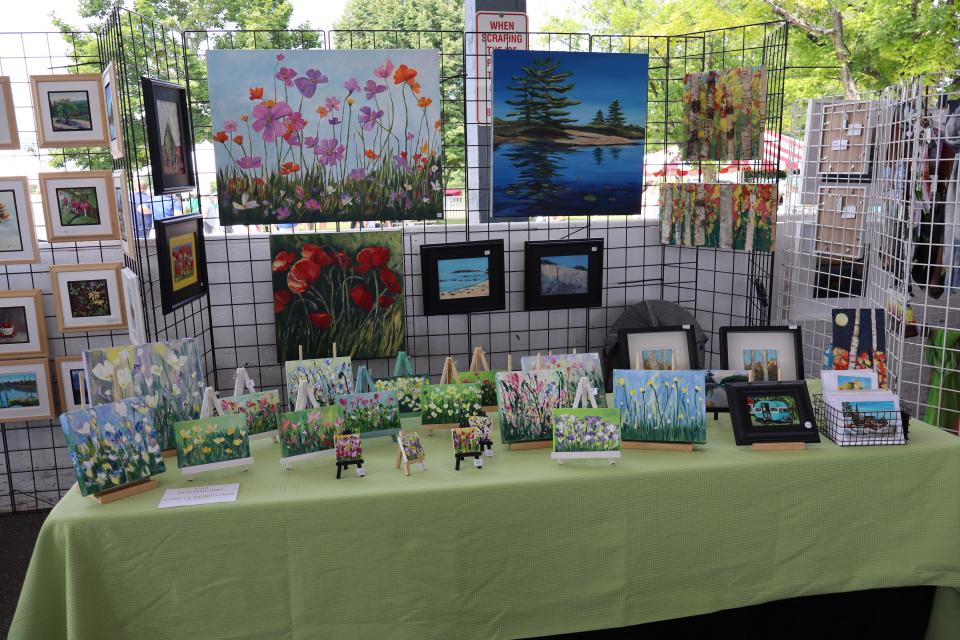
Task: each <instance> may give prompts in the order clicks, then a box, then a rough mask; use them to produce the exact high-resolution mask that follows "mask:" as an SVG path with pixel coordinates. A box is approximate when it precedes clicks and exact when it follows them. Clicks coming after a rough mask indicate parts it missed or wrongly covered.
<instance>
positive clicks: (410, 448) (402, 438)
mask: <svg viewBox="0 0 960 640" xmlns="http://www.w3.org/2000/svg"><path fill="white" fill-rule="evenodd" d="M397 442H398V443H399V444H400V450H401V451H402V452H403V454H402V455H403V461H404V462H416V461H420V460H423V459H424V458H426V457H427V454H425V453H424V452H423V444H422V443H421V442H420V434H419V433H417V432H416V431H401V432H400V433H398V434H397Z"/></svg>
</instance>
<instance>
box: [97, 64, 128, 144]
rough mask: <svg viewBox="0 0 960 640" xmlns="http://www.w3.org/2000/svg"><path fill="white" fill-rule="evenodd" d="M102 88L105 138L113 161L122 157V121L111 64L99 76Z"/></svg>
mask: <svg viewBox="0 0 960 640" xmlns="http://www.w3.org/2000/svg"><path fill="white" fill-rule="evenodd" d="M100 79H101V80H100V81H101V84H102V86H103V104H104V107H105V109H106V112H107V113H106V115H107V138H108V139H109V141H110V155H112V156H113V159H114V160H117V159H119V158H122V157H123V121H122V120H121V119H120V93H119V91H120V85H118V84H117V73H116V68H115V67H114V66H113V63H112V62H111V63H110V64H108V65H107V68H106V69H104V70H103V73H101V74H100Z"/></svg>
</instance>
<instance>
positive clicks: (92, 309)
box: [50, 262, 127, 333]
mask: <svg viewBox="0 0 960 640" xmlns="http://www.w3.org/2000/svg"><path fill="white" fill-rule="evenodd" d="M120 269H121V265H120V263H117V262H111V263H104V264H70V265H54V266H51V267H50V285H51V287H52V288H53V301H54V304H55V305H56V309H57V327H58V329H59V330H60V331H61V332H62V333H64V332H67V331H94V330H99V329H123V328H125V327H126V326H127V310H126V308H125V306H124V300H123V284H122V283H121V282H120Z"/></svg>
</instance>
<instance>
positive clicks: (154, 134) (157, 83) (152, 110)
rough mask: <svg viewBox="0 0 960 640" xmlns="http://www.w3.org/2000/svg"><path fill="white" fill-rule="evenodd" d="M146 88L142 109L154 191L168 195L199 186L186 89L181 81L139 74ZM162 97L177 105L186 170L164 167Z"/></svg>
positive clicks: (143, 87) (155, 193)
mask: <svg viewBox="0 0 960 640" xmlns="http://www.w3.org/2000/svg"><path fill="white" fill-rule="evenodd" d="M140 84H141V87H142V89H143V109H144V115H145V117H146V126H147V144H148V146H149V148H150V174H151V178H152V179H153V193H154V195H158V196H159V195H166V194H170V193H181V192H183V191H193V190H194V189H196V188H197V176H196V173H195V171H194V166H193V138H192V137H191V135H190V111H189V110H188V109H187V90H186V89H185V88H184V87H181V86H180V85H178V84H174V83H172V82H165V81H163V80H157V79H156V78H148V77H146V76H143V77H141V78H140ZM159 101H164V102H172V103H174V104H175V105H176V107H177V120H178V121H179V122H178V124H179V125H180V126H179V128H180V141H181V144H180V147H181V153H182V156H183V168H184V171H183V173H168V172H165V171H164V165H163V153H162V150H161V147H162V145H163V136H162V134H161V132H160V120H159V118H160V110H159V108H158V106H157V103H158V102H159Z"/></svg>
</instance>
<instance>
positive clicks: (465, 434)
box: [450, 427, 480, 455]
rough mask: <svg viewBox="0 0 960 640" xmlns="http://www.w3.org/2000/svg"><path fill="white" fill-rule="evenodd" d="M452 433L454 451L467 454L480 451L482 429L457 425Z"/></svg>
mask: <svg viewBox="0 0 960 640" xmlns="http://www.w3.org/2000/svg"><path fill="white" fill-rule="evenodd" d="M450 433H451V436H452V437H453V452H454V453H457V454H460V455H467V454H473V453H479V452H480V430H479V429H477V428H476V427H456V428H454V429H451V431H450Z"/></svg>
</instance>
